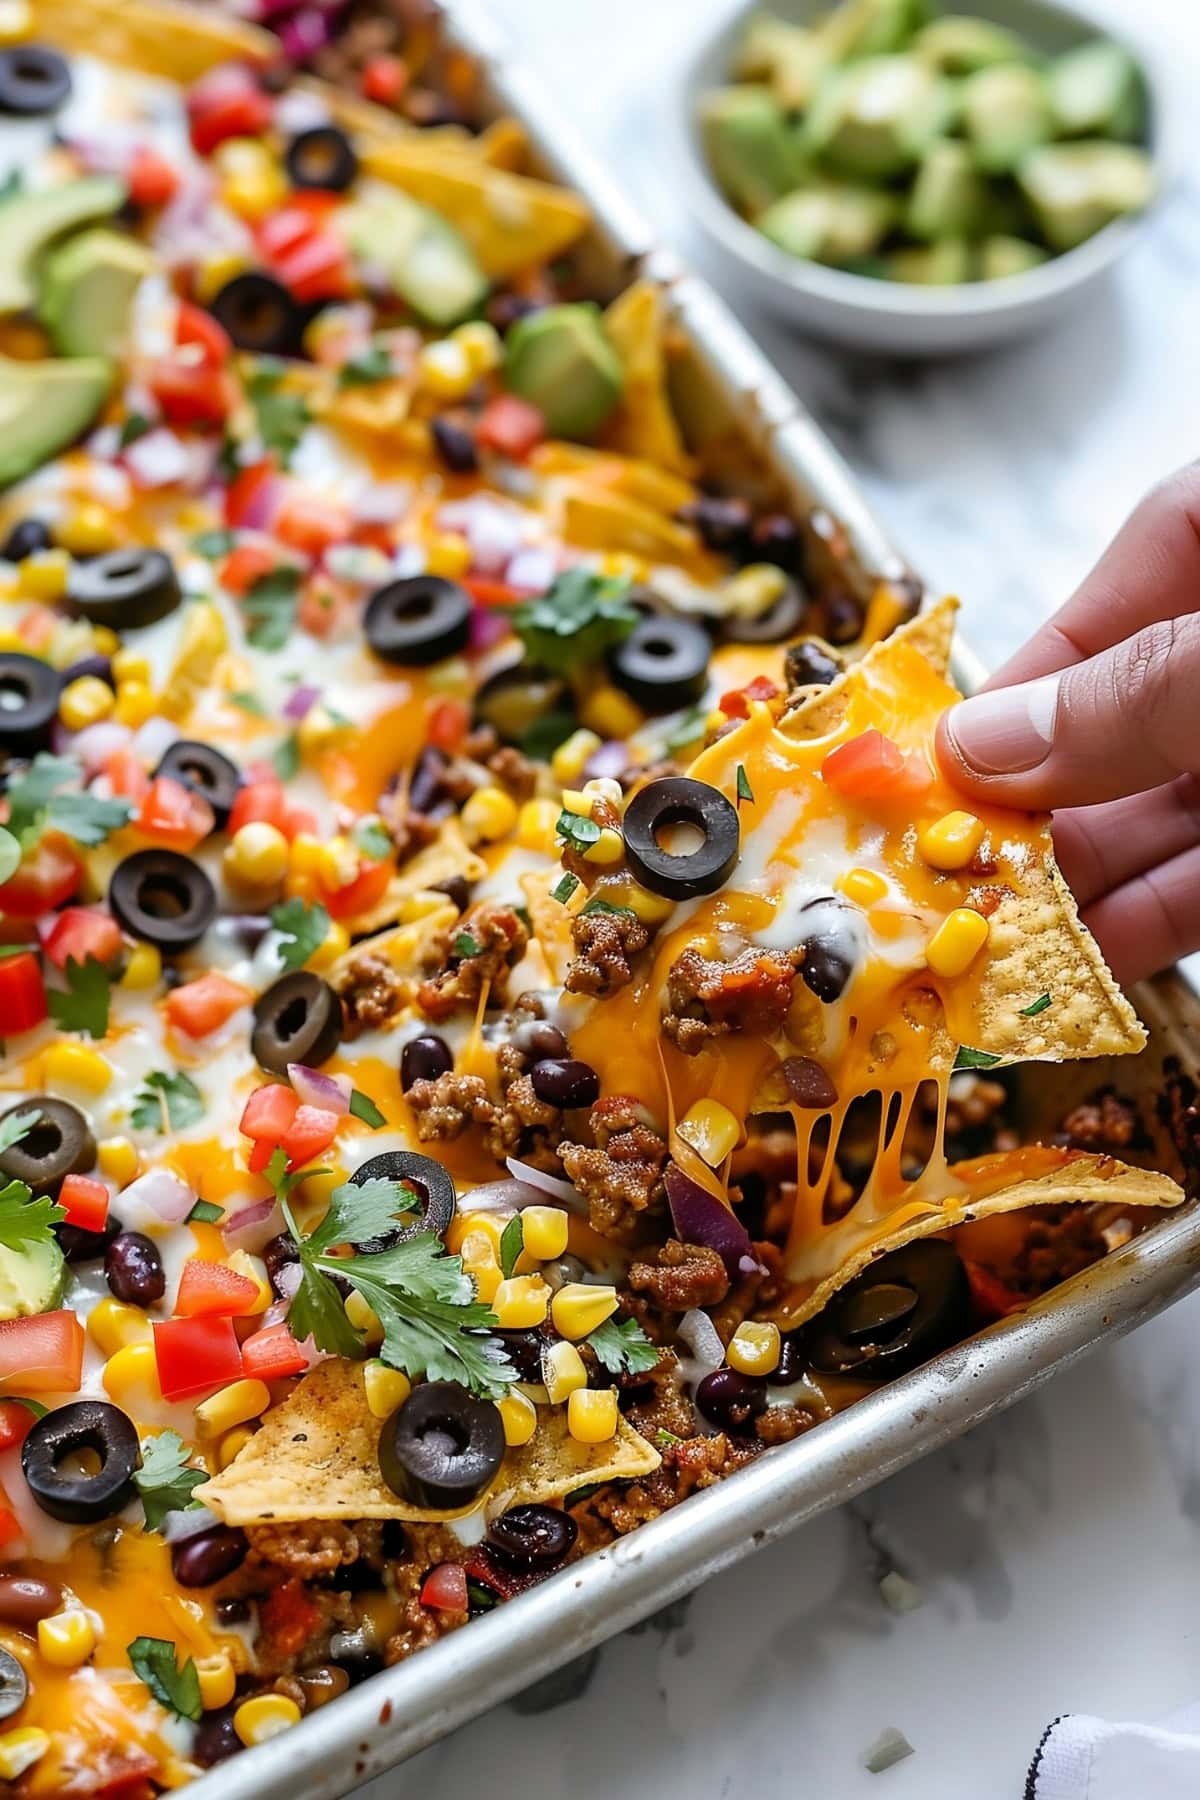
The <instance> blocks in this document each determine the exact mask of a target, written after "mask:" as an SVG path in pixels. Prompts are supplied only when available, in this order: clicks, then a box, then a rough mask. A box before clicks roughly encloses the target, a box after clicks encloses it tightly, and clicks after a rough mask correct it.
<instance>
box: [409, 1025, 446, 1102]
mask: <svg viewBox="0 0 1200 1800" xmlns="http://www.w3.org/2000/svg"><path fill="white" fill-rule="evenodd" d="M453 1067H454V1055H453V1052H452V1051H451V1049H450V1046H449V1044H448V1043H447V1042H446V1040H445V1038H443V1037H439V1036H438V1034H437V1032H436V1031H425V1032H422V1034H421V1036H420V1037H415V1038H410V1039H409V1040H408V1042H407V1044H405V1046H404V1048H403V1050H402V1051H401V1052H400V1086H401V1087H402V1088H403V1089H404V1092H405V1093H406V1094H407V1092H408V1090H409V1088H410V1087H411V1086H412V1084H413V1082H414V1081H436V1080H437V1078H438V1076H439V1075H446V1074H448V1073H449V1071H450V1070H451V1069H452V1068H453Z"/></svg>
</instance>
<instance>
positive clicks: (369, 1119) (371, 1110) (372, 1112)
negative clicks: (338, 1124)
mask: <svg viewBox="0 0 1200 1800" xmlns="http://www.w3.org/2000/svg"><path fill="white" fill-rule="evenodd" d="M350 1111H351V1112H352V1113H353V1115H354V1117H355V1118H356V1119H361V1120H362V1122H363V1124H364V1125H369V1126H370V1127H371V1130H372V1131H378V1130H379V1127H380V1126H381V1125H386V1124H387V1120H386V1119H385V1118H384V1116H383V1114H382V1113H381V1112H380V1110H379V1108H378V1107H377V1106H376V1104H375V1102H374V1101H373V1100H372V1098H371V1096H370V1094H364V1093H363V1091H362V1089H361V1088H354V1089H353V1090H352V1092H351V1094H350Z"/></svg>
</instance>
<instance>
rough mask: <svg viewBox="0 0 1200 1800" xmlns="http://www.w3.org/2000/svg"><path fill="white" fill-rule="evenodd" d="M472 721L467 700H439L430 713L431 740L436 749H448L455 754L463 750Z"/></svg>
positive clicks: (429, 729) (429, 730) (429, 731)
mask: <svg viewBox="0 0 1200 1800" xmlns="http://www.w3.org/2000/svg"><path fill="white" fill-rule="evenodd" d="M470 723H471V713H470V709H469V708H468V706H467V704H466V701H465V700H452V699H446V700H439V701H438V703H437V705H436V706H434V707H432V708H431V710H430V714H429V724H428V726H427V728H426V732H427V736H428V738H429V742H430V743H431V744H432V745H433V747H434V749H435V750H447V751H449V752H450V754H451V755H453V754H454V752H455V751H456V750H461V748H462V745H463V740H464V738H465V737H466V735H467V727H468V726H469V725H470Z"/></svg>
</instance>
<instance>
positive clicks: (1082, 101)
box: [1047, 38, 1143, 138]
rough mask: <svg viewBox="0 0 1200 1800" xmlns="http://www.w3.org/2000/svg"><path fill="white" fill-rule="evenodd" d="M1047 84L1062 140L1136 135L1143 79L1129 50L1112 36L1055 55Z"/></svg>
mask: <svg viewBox="0 0 1200 1800" xmlns="http://www.w3.org/2000/svg"><path fill="white" fill-rule="evenodd" d="M1047 81H1048V83H1049V88H1050V106H1051V109H1052V111H1053V113H1054V122H1055V125H1056V126H1057V128H1058V133H1059V136H1060V137H1072V138H1075V137H1112V138H1128V137H1136V135H1137V133H1138V130H1139V129H1140V127H1141V123H1142V112H1143V96H1142V78H1141V75H1140V73H1139V71H1138V66H1137V64H1136V63H1135V62H1134V60H1133V58H1132V56H1130V54H1129V52H1128V51H1127V50H1123V49H1122V48H1121V45H1120V44H1114V43H1112V42H1110V41H1109V40H1108V39H1107V38H1097V39H1096V40H1095V41H1094V42H1093V43H1090V44H1081V45H1080V46H1079V48H1078V49H1077V50H1068V51H1067V53H1066V55H1065V56H1059V57H1056V58H1055V60H1054V62H1053V63H1051V65H1050V70H1049V74H1048V76H1047Z"/></svg>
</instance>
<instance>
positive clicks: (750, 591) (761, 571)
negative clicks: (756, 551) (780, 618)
mask: <svg viewBox="0 0 1200 1800" xmlns="http://www.w3.org/2000/svg"><path fill="white" fill-rule="evenodd" d="M787 585H788V578H787V576H786V575H785V574H784V572H783V570H782V569H781V568H779V567H778V566H777V565H776V564H775V563H747V564H746V566H745V568H744V569H739V570H738V572H737V574H736V575H733V576H731V577H730V579H729V580H728V581H727V582H726V583H725V588H724V595H725V599H726V601H727V602H728V604H729V608H730V611H731V612H733V613H734V614H735V615H736V617H738V618H739V619H758V618H761V617H762V615H763V613H765V612H767V611H768V610H769V608H770V607H772V606H774V604H775V602H776V601H777V600H781V599H782V598H783V596H784V594H785V593H786V592H787Z"/></svg>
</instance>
